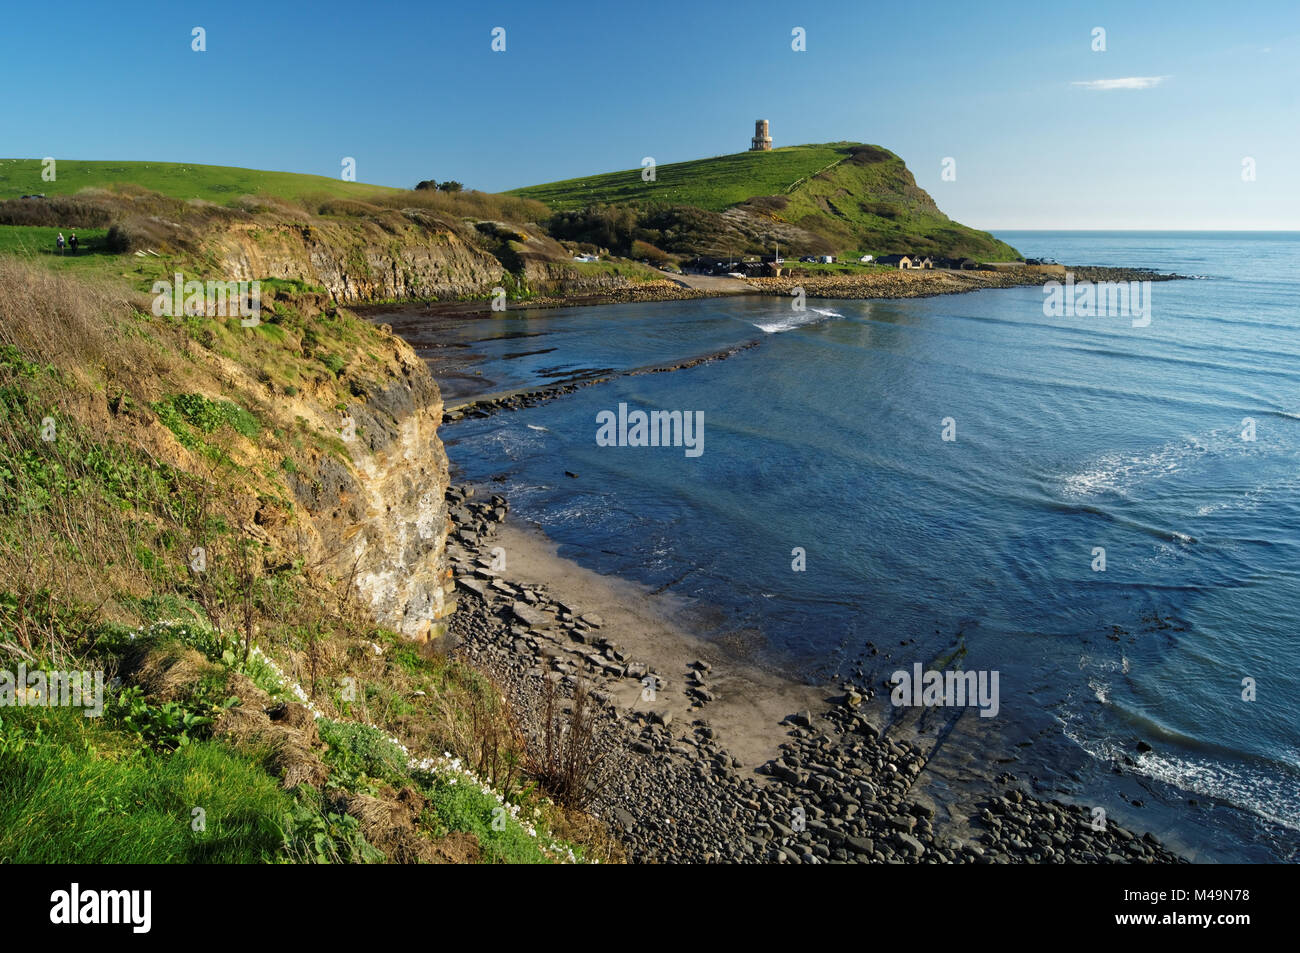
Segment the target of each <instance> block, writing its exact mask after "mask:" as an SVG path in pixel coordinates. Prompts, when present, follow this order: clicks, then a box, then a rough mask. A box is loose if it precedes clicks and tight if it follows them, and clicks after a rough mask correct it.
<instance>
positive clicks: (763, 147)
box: [749, 119, 772, 152]
mask: <svg viewBox="0 0 1300 953" xmlns="http://www.w3.org/2000/svg"><path fill="white" fill-rule="evenodd" d="M771 148H772V136H771V135H770V134H769V133H768V131H767V120H766V119H755V120H754V138H753V139H751V140H749V151H750V152H768V151H770V150H771Z"/></svg>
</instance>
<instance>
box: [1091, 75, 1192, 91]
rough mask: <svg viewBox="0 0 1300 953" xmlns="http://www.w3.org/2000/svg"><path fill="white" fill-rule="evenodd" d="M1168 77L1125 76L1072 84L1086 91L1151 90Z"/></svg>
mask: <svg viewBox="0 0 1300 953" xmlns="http://www.w3.org/2000/svg"><path fill="white" fill-rule="evenodd" d="M1168 78H1169V77H1168V76H1125V77H1122V78H1121V79H1080V80H1075V81H1074V82H1073V83H1071V84H1070V85H1071V86H1082V87H1083V88H1084V89H1098V90H1103V89H1150V88H1151V87H1152V86H1159V85H1160V84H1161V83H1163V82H1164V81H1165V80H1167V79H1168Z"/></svg>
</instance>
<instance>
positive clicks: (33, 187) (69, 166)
mask: <svg viewBox="0 0 1300 953" xmlns="http://www.w3.org/2000/svg"><path fill="white" fill-rule="evenodd" d="M42 169H43V166H42V163H41V160H40V159H0V199H12V198H18V197H19V196H22V195H39V194H44V195H72V194H74V193H76V192H80V191H81V190H82V189H111V188H113V187H114V186H116V185H120V184H123V183H129V184H131V185H137V186H139V187H141V188H145V189H150V190H152V191H154V192H159V193H161V194H163V195H169V196H171V197H173V198H178V199H185V200H188V199H204V200H206V201H209V202H215V203H216V204H218V205H228V204H229V203H231V202H232V201H234V200H235V199H238V198H240V197H241V196H244V195H270V196H274V197H276V198H282V199H287V200H290V201H298V200H300V199H302V198H304V197H307V196H311V195H329V196H332V197H335V198H351V199H363V200H364V199H371V198H377V197H380V196H383V195H388V194H391V193H393V192H397V191H400V190H398V189H392V188H389V187H387V186H383V185H367V184H365V183H362V182H344V181H343V180H342V179H337V178H330V177H328V176H323V175H304V174H302V173H298V172H266V171H263V170H261V169H240V168H236V167H233V166H223V165H197V164H194V163H188V162H184V163H182V162H100V161H89V160H85V159H57V160H56V162H55V166H54V171H55V180H54V181H53V182H46V181H44V180H43V179H42V178H41V172H42Z"/></svg>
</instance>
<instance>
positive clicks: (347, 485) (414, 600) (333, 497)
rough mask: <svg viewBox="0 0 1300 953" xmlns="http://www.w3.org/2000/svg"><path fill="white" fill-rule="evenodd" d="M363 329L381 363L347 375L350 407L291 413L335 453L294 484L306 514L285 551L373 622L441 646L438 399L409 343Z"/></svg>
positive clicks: (448, 589) (446, 600) (450, 600)
mask: <svg viewBox="0 0 1300 953" xmlns="http://www.w3.org/2000/svg"><path fill="white" fill-rule="evenodd" d="M365 330H366V332H367V334H370V333H373V334H374V335H376V336H382V343H383V345H384V346H386V348H387V351H388V353H387V354H386V355H381V356H380V362H379V363H378V364H377V365H372V366H369V367H366V368H365V369H364V370H359V371H358V372H357V373H356V374H355V376H353V375H349V379H348V381H347V386H348V388H349V396H348V398H347V399H346V401H343V402H341V405H342V407H343V408H345V409H343V410H341V411H339V410H336V409H335V408H337V407H339V406H340V404H339V403H336V404H334V405H333V406H330V405H328V404H326V403H324V402H323V401H319V400H313V401H310V402H308V403H300V404H297V405H295V406H294V407H292V408H291V410H292V411H293V413H294V416H295V417H296V418H297V419H299V420H305V421H307V422H308V425H309V426H311V427H313V428H314V429H315V430H317V431H318V432H329V433H339V434H341V449H342V453H338V452H330V450H329V449H318V450H316V451H314V452H313V453H312V454H311V455H310V456H309V457H308V458H307V459H306V460H304V461H303V463H302V465H300V466H298V467H296V468H295V470H294V472H293V473H291V474H289V477H288V479H287V481H286V483H287V486H288V489H289V490H290V491H291V492H292V494H293V496H294V498H295V500H296V501H297V503H298V504H299V505H300V507H301V508H302V510H303V511H304V512H305V516H306V519H305V520H298V521H297V522H296V526H294V527H293V530H294V532H293V535H294V539H293V540H292V545H293V547H294V548H296V549H298V550H299V551H300V552H302V553H303V555H304V556H306V558H307V560H308V562H309V563H310V564H313V565H317V566H320V567H321V568H322V569H323V570H324V571H325V572H326V573H327V574H329V575H330V576H332V577H334V578H335V579H338V580H340V581H341V582H343V583H344V584H345V585H347V586H348V587H349V589H350V591H351V592H352V593H353V595H354V596H355V597H356V598H358V599H359V601H360V602H361V603H362V604H363V605H364V606H366V607H367V609H368V610H369V614H370V615H371V616H372V617H373V618H374V619H375V621H376V622H378V623H380V624H381V625H383V626H385V627H387V628H390V629H393V630H394V631H396V632H399V633H401V634H402V635H404V636H406V637H407V638H410V639H416V640H419V641H427V640H430V639H437V638H439V637H440V636H442V635H443V633H444V632H445V628H446V627H445V624H444V623H443V622H442V621H441V620H442V619H443V618H445V616H446V615H447V614H448V613H450V612H451V611H452V610H453V609H454V608H455V600H454V597H453V596H452V592H453V591H454V586H453V584H452V581H451V579H450V575H449V571H448V566H447V556H446V541H447V532H448V528H449V523H448V518H447V505H446V500H445V497H446V492H447V485H448V469H447V455H446V453H445V452H444V450H443V446H442V441H441V440H439V439H438V426H439V424H440V423H441V422H442V411H443V407H442V396H441V394H440V393H439V391H438V386H437V384H436V383H435V382H434V380H433V377H432V375H431V374H430V373H429V369H428V367H427V365H425V363H424V362H423V361H422V360H420V358H419V357H418V356H416V354H415V353H414V352H413V351H412V350H411V348H410V347H409V346H408V345H407V344H406V343H405V342H404V341H402V340H401V339H400V338H397V337H394V336H393V335H391V334H389V333H388V332H386V331H383V330H381V329H377V328H374V329H372V328H370V327H369V326H368V325H367V326H365ZM368 343H369V342H368ZM285 542H288V540H285Z"/></svg>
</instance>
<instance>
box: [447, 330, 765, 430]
mask: <svg viewBox="0 0 1300 953" xmlns="http://www.w3.org/2000/svg"><path fill="white" fill-rule="evenodd" d="M758 343H759V342H758V341H749V342H747V343H745V344H741V345H738V346H736V347H729V348H727V349H726V350H723V351H716V352H714V353H713V354H706V355H704V356H703V357H696V358H692V359H691V360H689V361H680V362H678V363H676V364H657V365H655V366H654V367H639V368H635V369H633V370H630V371H622V372H618V373H610V374H600V375H599V376H595V377H587V378H583V379H582V380H576V381H566V382H564V383H563V384H553V385H551V386H550V387H541V388H538V389H536V390H523V391H512V392H510V393H508V394H497V395H495V396H491V397H480V398H477V399H475V400H469V401H466V402H464V403H460V404H455V405H453V406H450V407H448V408H447V410H446V411H444V412H443V415H442V420H443V423H450V422H452V421H455V420H463V419H465V418H467V417H468V418H482V417H491V416H492V415H493V414H494V413H496V412H497V411H500V410H524V409H525V408H528V407H536V406H537V405H538V404H544V403H546V402H547V401H548V400H555V398H557V397H564V396H565V395H566V394H572V393H574V392H575V391H577V390H580V389H581V388H583V387H590V386H592V385H593V384H603V383H605V382H606V381H610V380H613V379H614V378H615V377H635V376H637V375H639V374H663V373H666V372H668V371H681V370H685V369H686V368H688V367H698V366H699V365H701V364H712V363H713V362H714V361H725V360H726V359H727V358H729V357H731V356H733V355H735V354H739V353H740V352H741V351H747V350H749V349H750V348H751V347H757V346H758Z"/></svg>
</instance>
